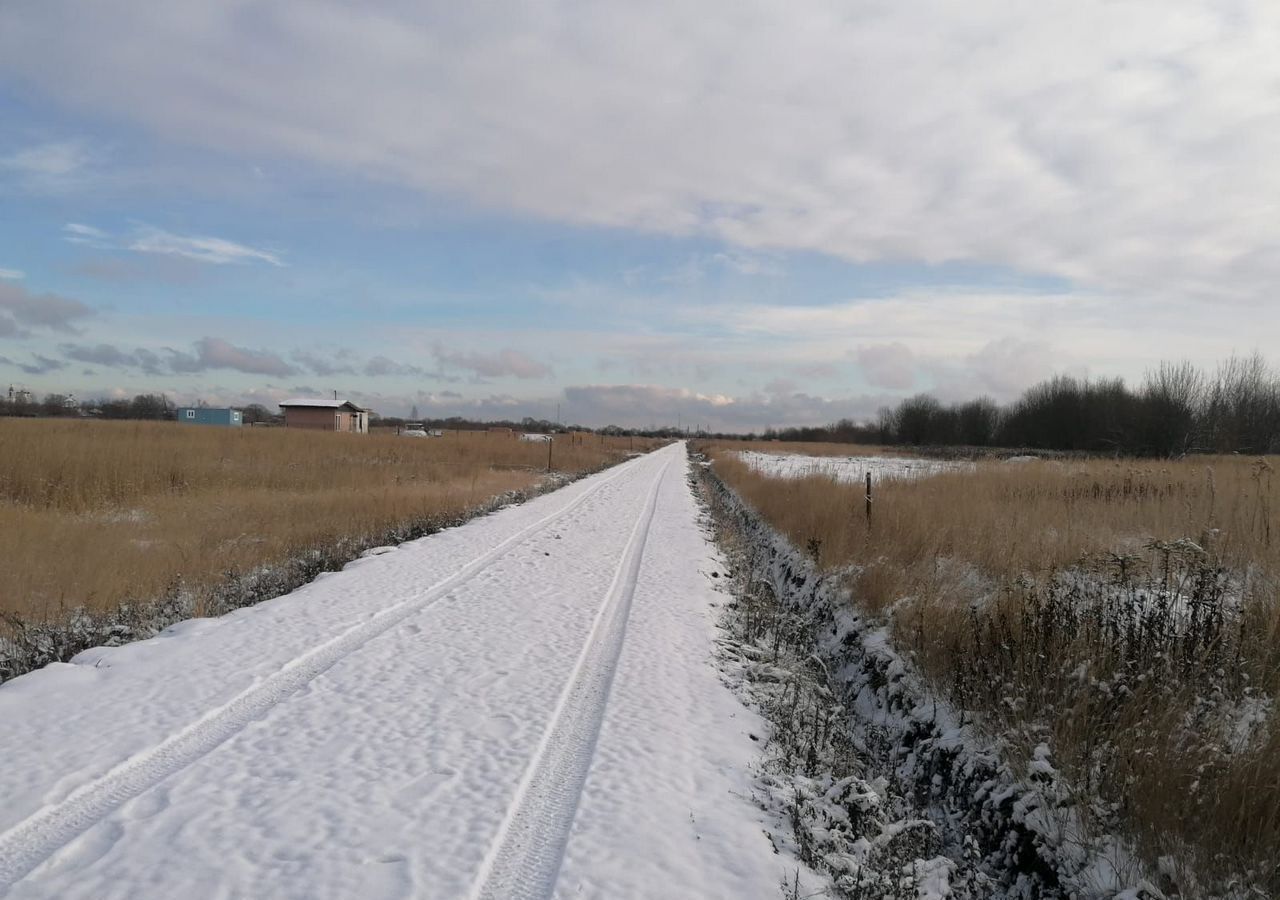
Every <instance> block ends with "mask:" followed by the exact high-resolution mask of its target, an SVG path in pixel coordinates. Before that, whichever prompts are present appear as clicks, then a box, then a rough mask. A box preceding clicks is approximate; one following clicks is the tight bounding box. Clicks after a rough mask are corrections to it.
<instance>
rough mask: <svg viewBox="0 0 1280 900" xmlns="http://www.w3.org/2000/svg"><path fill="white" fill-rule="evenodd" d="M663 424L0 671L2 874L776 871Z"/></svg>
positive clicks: (491, 881)
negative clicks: (214, 607) (447, 511)
mask: <svg viewBox="0 0 1280 900" xmlns="http://www.w3.org/2000/svg"><path fill="white" fill-rule="evenodd" d="M687 470H688V464H687V462H686V460H685V457H684V448H683V445H681V444H676V445H672V446H670V447H667V448H665V449H663V450H660V451H657V452H655V453H652V454H649V455H647V456H643V457H639V458H636V459H634V460H631V461H628V462H626V463H624V464H622V465H621V466H618V467H615V468H614V469H611V470H609V471H607V472H604V473H600V474H599V475H596V476H592V477H590V478H587V479H583V480H582V481H579V482H576V483H574V484H572V485H570V486H568V487H566V488H564V489H562V490H560V491H557V492H555V493H552V494H548V495H546V496H543V497H540V498H537V499H535V500H532V501H530V502H528V503H526V504H524V505H521V506H517V507H511V508H508V509H505V510H502V511H500V512H497V513H495V514H493V515H491V516H487V517H485V518H482V519H478V520H475V521H473V522H471V523H469V524H467V525H465V526H462V527H459V528H456V529H451V530H448V531H444V532H441V533H439V534H435V535H432V536H429V537H426V538H423V539H421V540H418V541H414V542H411V543H409V544H405V545H402V546H400V547H399V548H396V549H393V550H384V549H383V548H379V549H380V550H381V551H382V552H377V553H373V552H371V553H369V554H366V555H365V556H364V557H362V558H361V559H358V560H356V561H355V562H353V563H351V564H350V565H348V566H347V567H346V569H345V570H344V571H342V572H338V573H332V574H330V575H328V576H326V577H322V578H319V579H317V580H316V581H315V582H313V583H312V584H310V585H308V586H306V587H304V588H301V589H300V590H297V591H295V592H293V593H292V594H289V595H286V596H284V597H280V598H277V599H275V600H271V601H268V602H266V603H262V604H259V605H258V606H256V607H252V608H249V609H245V610H240V611H238V612H235V613H231V614H229V615H227V616H224V617H221V618H218V619H204V620H193V621H190V622H185V623H182V624H181V625H177V626H174V627H172V628H170V629H168V630H167V631H166V632H165V633H164V634H162V635H161V636H159V637H156V638H153V639H151V640H147V641H142V642H138V643H134V644H130V645H126V646H123V647H117V648H95V649H94V650H90V651H86V652H85V653H82V654H80V656H78V657H76V659H75V661H74V662H73V663H71V664H59V665H52V666H48V667H46V668H44V669H42V670H39V671H37V672H33V673H31V674H29V675H26V676H23V677H21V678H17V679H15V680H13V681H11V682H9V683H7V684H6V685H4V686H2V687H0V717H3V720H4V721H5V723H6V728H5V731H4V733H3V734H2V735H0V757H3V758H4V759H5V762H6V764H5V766H3V767H0V796H3V797H4V798H5V802H4V803H3V804H0V894H4V893H5V889H6V888H8V891H9V893H8V895H7V896H10V897H13V898H34V897H54V896H56V897H63V898H76V897H95V898H98V897H101V898H125V897H128V898H146V897H177V896H201V897H238V896H252V897H300V898H301V897H307V898H324V897H352V896H360V897H369V898H378V897H421V898H458V897H497V896H502V897H552V896H555V897H569V896H573V897H578V896H584V897H604V896H607V897H610V898H641V897H663V898H668V897H672V898H677V897H689V898H713V897H725V898H730V897H733V898H739V897H742V898H751V897H761V898H774V897H776V896H778V893H779V884H780V883H781V882H782V879H783V877H784V876H785V874H786V872H787V871H788V870H789V869H794V868H795V863H794V862H793V861H788V860H787V859H786V858H784V857H780V856H776V855H774V853H773V850H772V848H771V846H770V843H769V841H768V838H767V837H766V835H765V834H764V831H763V828H762V827H761V822H760V819H761V816H762V813H761V811H760V810H759V809H757V808H756V807H755V806H754V805H753V804H752V803H751V802H750V801H749V799H748V797H749V794H750V791H751V784H752V781H751V773H750V764H751V762H752V760H753V759H754V758H755V755H756V754H757V753H758V745H757V744H756V743H754V742H753V741H752V740H751V738H750V737H749V734H751V733H756V734H759V733H761V731H762V729H763V725H762V722H761V721H760V719H759V718H758V717H757V716H756V714H754V713H752V712H750V711H748V710H747V709H746V708H745V707H744V706H743V705H742V704H741V703H740V702H739V701H738V700H737V699H736V698H735V697H734V696H733V694H732V693H731V692H730V690H729V689H728V688H727V687H725V686H724V685H722V684H721V683H720V678H719V675H718V673H717V671H716V669H715V668H714V666H713V665H712V657H713V654H714V639H715V624H714V623H715V615H716V604H717V603H719V602H721V601H722V600H723V595H722V594H720V593H718V592H717V591H716V589H715V584H716V583H718V582H717V581H716V580H715V579H713V578H712V577H711V575H712V573H715V574H717V575H719V574H720V573H721V572H722V571H723V567H724V563H723V560H722V559H721V558H720V557H719V556H718V554H717V552H716V551H715V549H714V548H713V547H712V546H711V545H709V544H708V542H707V539H706V537H705V535H704V534H703V533H702V532H701V530H700V528H699V525H698V520H697V517H698V506H697V504H696V501H695V500H694V498H693V496H692V493H691V490H690V487H689V485H688V483H687Z"/></svg>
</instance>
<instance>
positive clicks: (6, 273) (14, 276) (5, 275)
mask: <svg viewBox="0 0 1280 900" xmlns="http://www.w3.org/2000/svg"><path fill="white" fill-rule="evenodd" d="M26 277H27V276H26V273H25V272H23V271H22V270H20V269H0V279H4V280H5V281H20V280H21V279H23V278H26Z"/></svg>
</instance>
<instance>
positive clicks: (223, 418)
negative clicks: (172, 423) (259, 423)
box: [178, 406, 244, 428]
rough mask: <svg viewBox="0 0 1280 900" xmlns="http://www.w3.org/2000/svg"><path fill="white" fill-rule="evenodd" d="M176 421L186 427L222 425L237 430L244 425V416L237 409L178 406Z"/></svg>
mask: <svg viewBox="0 0 1280 900" xmlns="http://www.w3.org/2000/svg"><path fill="white" fill-rule="evenodd" d="M178 421H179V422H183V423H185V424H187V425H222V426H223V427H225V428H239V427H240V426H241V425H243V424H244V416H242V415H241V414H240V410H238V409H222V408H219V407H215V406H180V407H178Z"/></svg>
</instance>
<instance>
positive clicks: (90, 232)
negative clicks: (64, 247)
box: [62, 222, 108, 240]
mask: <svg viewBox="0 0 1280 900" xmlns="http://www.w3.org/2000/svg"><path fill="white" fill-rule="evenodd" d="M62 230H63V231H65V232H66V233H67V234H68V235H70V236H71V237H74V238H94V239H96V240H106V238H107V237H108V235H107V233H106V232H105V231H103V230H102V229H101V228H94V227H93V226H92V225H82V224H80V223H79V222H68V223H67V224H66V225H63V226H62ZM68 240H70V238H68Z"/></svg>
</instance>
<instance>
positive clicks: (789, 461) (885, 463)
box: [738, 450, 972, 481]
mask: <svg viewBox="0 0 1280 900" xmlns="http://www.w3.org/2000/svg"><path fill="white" fill-rule="evenodd" d="M738 456H739V458H741V459H742V461H743V462H745V463H746V464H747V465H749V466H751V468H753V469H755V470H756V471H757V472H761V473H763V474H765V475H770V476H772V477H774V478H804V477H806V476H809V475H830V476H832V477H833V478H835V479H836V480H837V481H862V480H863V479H864V478H866V477H867V473H868V472H870V473H871V478H872V480H874V481H879V480H881V479H884V478H923V477H925V476H926V475H936V474H938V473H939V472H951V471H956V470H962V469H965V468H972V464H971V463H964V462H953V461H950V460H939V459H912V458H910V457H905V456H804V455H801V454H798V453H761V452H759V451H756V450H741V451H739V452H738Z"/></svg>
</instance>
